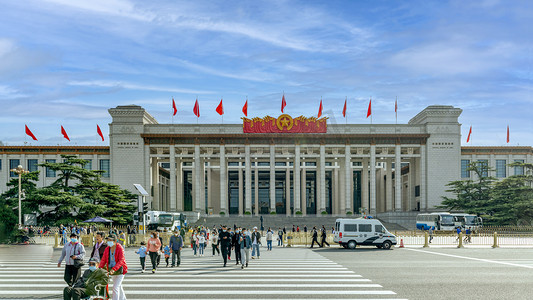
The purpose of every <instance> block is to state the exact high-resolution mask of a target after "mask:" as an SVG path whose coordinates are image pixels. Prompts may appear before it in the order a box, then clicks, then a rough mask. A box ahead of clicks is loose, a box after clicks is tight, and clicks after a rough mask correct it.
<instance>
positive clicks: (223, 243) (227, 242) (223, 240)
mask: <svg viewBox="0 0 533 300" xmlns="http://www.w3.org/2000/svg"><path fill="white" fill-rule="evenodd" d="M218 240H219V242H220V248H222V249H220V250H222V258H223V259H224V267H225V266H226V264H227V263H228V250H229V249H230V247H231V236H230V234H229V232H228V230H227V229H226V226H222V231H221V232H220V233H219V235H218Z"/></svg>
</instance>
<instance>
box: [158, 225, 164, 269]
mask: <svg viewBox="0 0 533 300" xmlns="http://www.w3.org/2000/svg"><path fill="white" fill-rule="evenodd" d="M157 236H158V238H159V242H161V247H160V248H159V251H158V252H157V266H158V267H159V263H160V262H161V256H163V252H162V250H163V249H164V248H165V244H163V238H162V237H161V234H160V233H159V232H158V233H157Z"/></svg>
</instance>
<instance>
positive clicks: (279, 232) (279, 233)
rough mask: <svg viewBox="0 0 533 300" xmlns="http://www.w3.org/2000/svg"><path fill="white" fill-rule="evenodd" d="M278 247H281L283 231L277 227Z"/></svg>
mask: <svg viewBox="0 0 533 300" xmlns="http://www.w3.org/2000/svg"><path fill="white" fill-rule="evenodd" d="M278 246H281V247H283V230H281V227H278Z"/></svg>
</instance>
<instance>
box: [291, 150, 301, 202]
mask: <svg viewBox="0 0 533 300" xmlns="http://www.w3.org/2000/svg"><path fill="white" fill-rule="evenodd" d="M293 174H294V179H293V182H294V185H293V189H292V191H293V194H294V213H296V212H297V211H301V206H300V204H301V202H300V201H301V200H300V195H301V193H300V183H301V182H300V145H299V144H296V145H295V147H294V171H293Z"/></svg>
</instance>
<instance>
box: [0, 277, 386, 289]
mask: <svg viewBox="0 0 533 300" xmlns="http://www.w3.org/2000/svg"><path fill="white" fill-rule="evenodd" d="M199 281H202V280H201V279H200V280H199ZM27 286H28V284H0V288H10V289H11V288H21V287H27ZM31 286H32V288H44V287H46V288H52V287H55V288H58V289H61V288H64V287H65V284H64V283H62V284H50V283H46V284H32V285H31ZM122 286H123V287H124V288H128V291H135V290H139V289H140V288H142V289H143V290H144V289H146V287H150V288H182V291H184V290H183V289H190V288H242V287H246V288H251V287H253V288H296V289H298V288H321V289H323V288H380V287H382V286H381V285H379V284H375V283H368V284H367V283H356V284H354V283H342V284H340V283H335V284H331V283H324V284H320V285H317V284H280V283H276V284H266V283H261V284H256V283H247V282H242V283H239V284H235V283H233V284H230V283H228V284H215V283H209V284H208V283H188V284H177V283H173V284H170V285H169V284H154V283H151V282H144V283H136V284H127V283H124V284H123V285H122Z"/></svg>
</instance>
